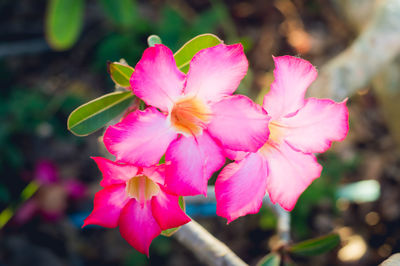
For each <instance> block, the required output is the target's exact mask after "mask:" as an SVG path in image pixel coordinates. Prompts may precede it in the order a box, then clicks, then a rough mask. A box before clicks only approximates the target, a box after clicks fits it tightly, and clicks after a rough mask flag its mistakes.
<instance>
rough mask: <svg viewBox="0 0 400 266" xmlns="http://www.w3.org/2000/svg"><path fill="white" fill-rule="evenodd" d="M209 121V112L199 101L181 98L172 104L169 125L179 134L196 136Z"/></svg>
mask: <svg viewBox="0 0 400 266" xmlns="http://www.w3.org/2000/svg"><path fill="white" fill-rule="evenodd" d="M210 119H211V110H210V109H209V108H208V107H207V105H205V104H204V103H203V102H202V101H201V100H199V99H197V98H195V97H190V98H183V99H181V100H179V101H178V102H176V103H175V104H174V107H173V108H172V111H171V124H172V126H173V127H174V128H175V129H176V130H177V131H178V132H180V133H183V134H185V135H193V136H195V135H198V134H200V133H201V132H202V131H203V129H204V128H205V127H206V125H207V123H208V122H210Z"/></svg>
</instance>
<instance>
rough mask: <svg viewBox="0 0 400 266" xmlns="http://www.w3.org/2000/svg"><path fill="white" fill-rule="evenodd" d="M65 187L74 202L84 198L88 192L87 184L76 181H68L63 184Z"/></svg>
mask: <svg viewBox="0 0 400 266" xmlns="http://www.w3.org/2000/svg"><path fill="white" fill-rule="evenodd" d="M63 187H64V188H65V190H66V191H67V193H68V196H69V197H70V198H71V199H74V200H76V199H81V198H83V197H84V196H85V194H86V192H87V186H86V185H85V183H82V182H80V181H79V180H76V179H69V180H66V181H65V182H64V183H63Z"/></svg>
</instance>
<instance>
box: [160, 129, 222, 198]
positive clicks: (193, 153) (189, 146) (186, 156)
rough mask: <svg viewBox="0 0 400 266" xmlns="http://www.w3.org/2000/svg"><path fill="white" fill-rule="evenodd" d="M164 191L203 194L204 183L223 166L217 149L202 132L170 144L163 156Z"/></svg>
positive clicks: (204, 190)
mask: <svg viewBox="0 0 400 266" xmlns="http://www.w3.org/2000/svg"><path fill="white" fill-rule="evenodd" d="M165 160H166V166H165V167H166V169H165V171H166V177H165V186H166V189H167V191H169V192H170V193H173V194H176V195H182V196H193V195H198V194H203V195H205V196H206V195H207V181H208V179H209V178H210V177H211V175H212V173H213V172H215V171H216V170H218V169H219V168H221V166H222V165H223V164H224V163H225V157H224V156H223V155H222V151H221V149H220V147H219V146H218V145H217V144H216V143H215V141H214V140H213V139H212V138H211V137H210V136H209V135H208V133H207V131H203V133H202V135H199V136H196V138H194V137H185V136H182V137H181V138H179V139H177V140H175V141H174V142H172V143H171V145H170V147H169V148H168V150H167V152H166V154H165Z"/></svg>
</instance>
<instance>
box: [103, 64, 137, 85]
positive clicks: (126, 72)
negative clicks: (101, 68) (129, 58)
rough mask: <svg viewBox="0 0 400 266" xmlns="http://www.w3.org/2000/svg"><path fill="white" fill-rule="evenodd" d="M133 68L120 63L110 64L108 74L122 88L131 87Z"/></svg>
mask: <svg viewBox="0 0 400 266" xmlns="http://www.w3.org/2000/svg"><path fill="white" fill-rule="evenodd" d="M133 71H134V69H133V67H131V66H129V65H127V64H122V63H118V62H108V63H107V72H108V73H109V74H110V76H111V79H112V80H113V81H114V83H115V84H117V85H118V86H120V87H123V88H128V87H130V83H129V80H130V78H131V76H132V73H133Z"/></svg>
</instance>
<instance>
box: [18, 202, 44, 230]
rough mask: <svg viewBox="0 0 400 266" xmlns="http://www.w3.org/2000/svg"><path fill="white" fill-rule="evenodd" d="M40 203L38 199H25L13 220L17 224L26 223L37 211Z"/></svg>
mask: <svg viewBox="0 0 400 266" xmlns="http://www.w3.org/2000/svg"><path fill="white" fill-rule="evenodd" d="M38 210H39V205H38V203H37V201H36V200H34V199H30V200H27V201H25V202H24V203H23V204H22V205H21V207H19V208H18V209H17V210H16V211H15V214H14V217H13V221H14V222H16V223H17V224H19V225H21V224H25V223H26V222H28V221H29V220H30V219H32V217H33V216H34V215H35V214H36V213H37V211H38Z"/></svg>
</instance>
